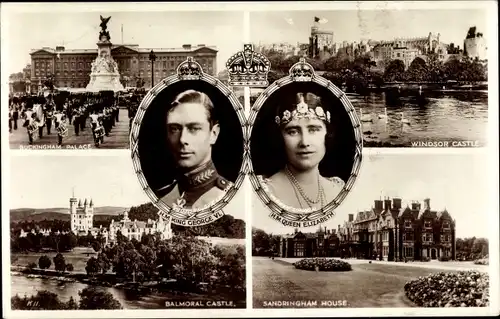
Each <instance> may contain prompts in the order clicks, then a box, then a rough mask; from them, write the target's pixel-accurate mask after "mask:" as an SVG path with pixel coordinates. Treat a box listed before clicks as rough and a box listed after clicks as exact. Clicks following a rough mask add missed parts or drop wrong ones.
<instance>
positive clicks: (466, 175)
mask: <svg viewBox="0 0 500 319" xmlns="http://www.w3.org/2000/svg"><path fill="white" fill-rule="evenodd" d="M487 165H488V164H487V162H486V158H485V157H484V156H481V155H466V154H448V155H444V154H443V155H436V154H433V155H427V154H420V155H418V154H408V155H394V154H391V155H380V154H379V155H373V156H370V157H367V156H365V158H364V159H363V163H362V168H361V172H360V175H359V177H358V179H357V180H356V183H355V185H354V187H353V189H352V191H351V192H350V193H349V195H348V196H347V197H346V199H345V200H344V202H343V203H342V204H341V206H340V207H339V208H338V209H337V210H336V216H335V217H333V218H332V219H331V220H330V221H328V222H327V223H325V224H324V226H327V228H328V229H331V228H335V229H336V228H337V225H339V224H341V225H343V224H344V221H346V220H347V219H348V214H354V215H355V216H356V213H357V212H358V211H360V210H369V209H370V208H372V206H373V201H374V200H375V199H379V198H380V197H382V199H383V198H384V197H385V196H389V197H391V198H392V197H400V198H402V200H403V205H405V206H406V204H407V203H411V201H412V200H419V201H423V199H424V198H426V197H428V198H430V203H431V208H432V209H433V210H438V211H439V210H443V209H445V208H446V209H447V210H448V212H449V213H450V215H451V216H452V218H454V219H455V220H456V232H457V236H458V237H472V236H484V235H485V230H486V229H488V227H489V224H488V216H490V217H491V213H493V212H492V211H491V210H489V203H488V200H489V198H488V192H487V191H486V190H485V188H486V187H487V186H486V185H487V184H488V172H487V171H486V170H485V168H486V167H487ZM252 204H253V210H252V215H253V216H252V219H253V226H255V227H257V228H260V229H263V230H264V231H266V232H268V233H270V232H272V233H275V234H284V233H289V232H292V231H293V228H290V227H284V226H282V225H281V224H279V223H278V222H275V221H273V220H271V219H270V218H268V215H269V212H270V211H269V210H268V209H267V208H266V207H265V206H264V205H263V204H262V203H261V201H260V200H259V198H258V197H257V195H255V192H252ZM306 229H307V230H306V231H315V230H316V229H317V227H311V228H306Z"/></svg>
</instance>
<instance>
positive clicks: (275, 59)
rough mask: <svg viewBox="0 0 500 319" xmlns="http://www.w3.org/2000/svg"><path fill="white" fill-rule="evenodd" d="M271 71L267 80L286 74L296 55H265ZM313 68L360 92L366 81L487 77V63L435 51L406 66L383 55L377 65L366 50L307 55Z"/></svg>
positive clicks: (378, 84) (478, 79) (464, 80)
mask: <svg viewBox="0 0 500 319" xmlns="http://www.w3.org/2000/svg"><path fill="white" fill-rule="evenodd" d="M268 58H269V60H270V62H271V71H270V72H269V73H268V80H269V83H270V84H271V83H273V82H274V81H276V80H278V79H280V78H282V77H284V76H287V75H288V71H289V68H290V67H291V66H292V65H293V64H294V63H296V62H297V61H298V59H299V57H298V56H294V57H285V56H284V55H283V54H280V53H273V54H270V55H268ZM306 60H307V62H308V63H310V64H311V65H312V66H313V68H314V70H315V71H320V72H321V74H322V76H323V77H325V78H326V79H328V80H330V81H331V82H332V83H333V84H335V85H336V86H338V87H340V88H343V89H344V90H346V91H354V92H357V93H360V94H363V93H364V92H366V88H367V87H368V85H370V84H371V85H374V86H376V87H381V86H382V85H383V84H384V83H385V82H417V83H418V82H422V83H428V82H432V83H445V82H448V81H458V82H460V83H465V84H467V83H475V82H482V81H487V80H488V67H487V64H486V63H483V62H481V61H478V60H477V59H471V58H468V57H454V56H452V57H451V58H450V59H449V60H447V61H446V62H443V61H442V60H440V58H439V56H438V55H436V54H429V55H426V56H423V57H416V58H415V59H414V60H413V61H412V62H411V63H410V65H409V66H408V67H407V66H405V63H404V62H403V61H402V60H399V59H394V60H390V59H386V60H384V61H379V64H380V65H377V63H376V62H375V61H373V60H372V58H371V56H370V55H369V54H364V55H361V56H358V57H356V58H355V59H352V58H349V57H348V56H346V55H345V54H338V55H336V56H333V57H330V58H329V59H327V60H325V61H319V60H315V59H310V58H307V59H306Z"/></svg>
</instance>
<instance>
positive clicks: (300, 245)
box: [294, 242, 305, 257]
mask: <svg viewBox="0 0 500 319" xmlns="http://www.w3.org/2000/svg"><path fill="white" fill-rule="evenodd" d="M294 255H295V256H296V257H303V256H304V255H305V243H304V242H294Z"/></svg>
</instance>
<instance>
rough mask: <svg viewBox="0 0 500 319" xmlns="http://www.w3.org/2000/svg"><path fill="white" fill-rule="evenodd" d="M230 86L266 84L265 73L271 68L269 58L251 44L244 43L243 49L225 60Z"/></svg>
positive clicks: (259, 85)
mask: <svg viewBox="0 0 500 319" xmlns="http://www.w3.org/2000/svg"><path fill="white" fill-rule="evenodd" d="M226 68H227V72H228V77H229V85H231V86H250V87H261V86H268V85H269V82H268V81H267V74H268V73H269V70H270V69H271V63H270V62H269V59H268V58H267V57H266V56H265V55H263V54H262V53H259V52H255V51H254V49H253V45H252V44H245V45H244V46H243V51H240V52H238V53H236V54H235V55H233V56H231V57H230V58H229V59H228V60H227V62H226Z"/></svg>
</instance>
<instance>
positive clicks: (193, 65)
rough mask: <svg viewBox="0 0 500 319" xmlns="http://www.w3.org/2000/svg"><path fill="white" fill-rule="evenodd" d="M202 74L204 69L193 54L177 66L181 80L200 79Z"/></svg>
mask: <svg viewBox="0 0 500 319" xmlns="http://www.w3.org/2000/svg"><path fill="white" fill-rule="evenodd" d="M202 75H203V69H202V68H201V65H200V64H199V63H198V62H196V61H195V60H194V59H193V57H191V56H189V57H188V58H187V60H186V61H184V62H182V63H181V64H179V66H178V67H177V76H178V77H179V78H180V79H181V80H199V79H200V78H201V76H202Z"/></svg>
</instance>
